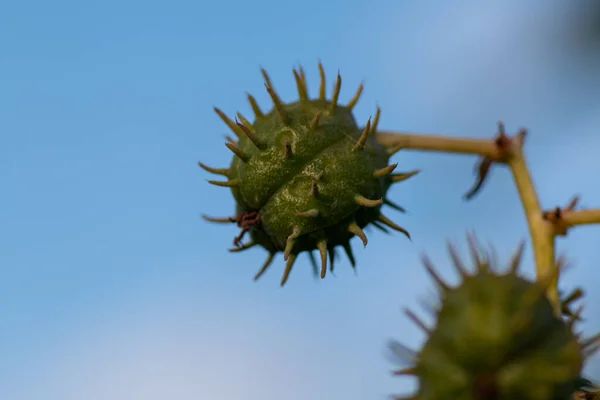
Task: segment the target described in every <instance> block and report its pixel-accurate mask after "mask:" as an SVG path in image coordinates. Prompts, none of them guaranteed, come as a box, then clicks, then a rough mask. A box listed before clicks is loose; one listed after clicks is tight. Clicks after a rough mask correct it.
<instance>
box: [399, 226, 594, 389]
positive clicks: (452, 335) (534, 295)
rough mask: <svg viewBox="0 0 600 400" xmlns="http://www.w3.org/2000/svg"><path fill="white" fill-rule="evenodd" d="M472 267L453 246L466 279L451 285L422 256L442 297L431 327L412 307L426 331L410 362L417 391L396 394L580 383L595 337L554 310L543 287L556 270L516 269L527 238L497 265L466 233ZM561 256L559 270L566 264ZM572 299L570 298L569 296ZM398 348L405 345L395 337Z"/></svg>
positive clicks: (454, 258)
mask: <svg viewBox="0 0 600 400" xmlns="http://www.w3.org/2000/svg"><path fill="white" fill-rule="evenodd" d="M469 241H470V249H471V255H472V258H473V260H474V264H475V268H474V271H469V269H468V268H467V267H466V266H465V264H464V263H463V261H462V260H461V259H460V258H459V256H458V254H457V252H456V250H455V249H454V248H453V247H452V246H449V250H450V254H451V258H452V261H453V263H454V265H455V267H456V269H457V271H458V272H459V274H460V276H461V282H460V283H459V284H458V285H456V286H451V285H449V284H448V283H446V282H445V281H444V280H442V279H441V278H440V276H439V275H438V273H437V272H436V270H435V268H434V267H433V265H432V263H431V262H430V261H429V260H428V259H427V258H425V259H424V264H425V268H426V269H427V271H428V272H429V274H430V275H431V276H432V277H433V279H434V280H435V282H436V284H437V286H438V288H439V292H438V293H439V304H438V305H437V306H436V307H434V308H431V307H430V310H431V312H432V314H433V317H434V318H435V326H434V327H433V328H429V327H428V326H427V325H426V324H425V323H423V322H422V321H421V320H420V319H419V318H418V317H417V316H416V314H414V313H413V312H412V311H410V310H407V315H408V316H409V318H411V319H412V320H413V321H414V322H415V323H416V324H417V325H418V326H420V327H421V328H422V329H423V330H424V331H425V332H426V334H427V338H426V341H425V344H424V346H423V348H422V349H421V350H420V351H419V352H415V353H414V354H412V356H411V357H412V360H411V364H410V366H409V367H408V368H406V369H403V370H400V371H396V373H395V374H396V375H413V376H415V377H416V378H417V380H418V391H417V393H416V394H415V395H413V396H406V397H398V399H419V400H448V399H459V400H483V399H486V400H559V399H565V400H566V399H570V398H571V396H572V395H573V394H574V393H575V392H576V391H577V390H579V389H580V388H581V379H580V376H581V372H582V369H583V365H584V362H585V359H586V357H588V356H589V355H590V352H591V347H592V345H593V343H595V342H596V340H597V338H592V339H587V340H583V339H581V338H580V337H579V335H578V334H576V333H575V332H574V324H575V321H576V320H577V318H574V317H573V318H570V319H565V318H563V317H558V316H556V315H555V313H554V309H553V307H552V304H551V303H550V302H549V300H548V299H547V296H546V290H547V287H548V285H549V283H550V282H551V280H552V278H553V277H548V279H547V280H545V281H542V282H540V281H538V282H531V281H529V280H527V279H525V278H523V277H521V276H519V271H518V269H519V265H520V263H521V258H522V254H523V249H524V244H522V245H521V246H520V248H519V249H518V251H517V252H516V253H515V254H514V256H513V257H512V259H511V261H510V264H509V268H507V269H506V270H505V271H500V270H499V268H498V266H497V260H496V258H495V257H490V255H489V254H488V253H485V252H483V251H482V250H481V248H480V247H479V246H478V245H477V243H476V241H475V239H474V237H472V236H470V237H469ZM563 265H564V264H563V263H562V261H561V262H560V263H559V264H558V265H557V268H556V271H559V270H561V269H562V268H563ZM571 301H572V300H571ZM390 347H391V349H392V350H393V351H395V352H396V353H398V349H401V348H402V346H401V345H400V344H398V343H395V342H392V343H391V344H390Z"/></svg>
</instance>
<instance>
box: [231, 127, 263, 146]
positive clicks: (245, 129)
mask: <svg viewBox="0 0 600 400" xmlns="http://www.w3.org/2000/svg"><path fill="white" fill-rule="evenodd" d="M236 124H237V125H238V126H239V127H240V129H241V130H242V131H243V132H244V134H245V135H246V136H247V137H248V139H250V141H251V142H252V144H254V145H255V146H256V148H257V149H259V150H261V151H264V150H266V149H267V143H265V142H264V141H262V140H261V139H260V138H259V137H258V136H256V134H255V133H254V132H253V131H252V130H251V129H249V128H248V127H247V126H246V125H245V124H240V123H239V122H237V121H236Z"/></svg>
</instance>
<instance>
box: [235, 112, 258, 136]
mask: <svg viewBox="0 0 600 400" xmlns="http://www.w3.org/2000/svg"><path fill="white" fill-rule="evenodd" d="M235 115H236V117H237V119H239V120H240V121H241V122H242V124H243V125H244V127H246V128H247V129H248V130H250V131H251V132H252V133H254V127H253V126H252V124H251V123H250V121H248V119H247V118H246V117H244V115H243V114H242V113H241V112H239V111H238V112H237V113H236V114H235ZM235 123H236V125H239V123H238V121H235Z"/></svg>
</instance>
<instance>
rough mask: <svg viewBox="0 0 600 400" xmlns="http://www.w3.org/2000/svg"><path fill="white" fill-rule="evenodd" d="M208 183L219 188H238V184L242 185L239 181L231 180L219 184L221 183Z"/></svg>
mask: <svg viewBox="0 0 600 400" xmlns="http://www.w3.org/2000/svg"><path fill="white" fill-rule="evenodd" d="M208 183H210V184H211V185H215V186H221V187H229V188H231V187H236V186H239V185H240V183H242V181H241V180H240V179H232V180H230V181H227V182H221V181H208Z"/></svg>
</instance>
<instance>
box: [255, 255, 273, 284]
mask: <svg viewBox="0 0 600 400" xmlns="http://www.w3.org/2000/svg"><path fill="white" fill-rule="evenodd" d="M274 259H275V253H269V257H267V260H266V261H265V263H264V264H263V266H262V267H261V269H260V270H259V271H258V273H257V274H256V275H254V280H255V281H257V280H258V279H259V278H260V277H261V276H262V275H263V274H264V273H265V272H266V271H267V269H269V267H270V266H271V264H272V263H273V260H274Z"/></svg>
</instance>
